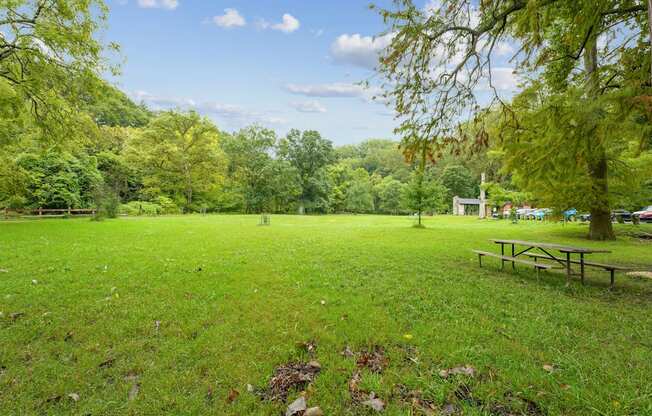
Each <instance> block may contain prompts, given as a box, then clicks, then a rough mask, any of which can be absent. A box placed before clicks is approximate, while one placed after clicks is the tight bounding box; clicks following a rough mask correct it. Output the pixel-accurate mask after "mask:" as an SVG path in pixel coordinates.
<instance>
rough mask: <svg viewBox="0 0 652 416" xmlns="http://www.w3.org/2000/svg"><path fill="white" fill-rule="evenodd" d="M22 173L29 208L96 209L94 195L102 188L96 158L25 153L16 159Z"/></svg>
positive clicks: (47, 152)
mask: <svg viewBox="0 0 652 416" xmlns="http://www.w3.org/2000/svg"><path fill="white" fill-rule="evenodd" d="M15 164H16V166H17V167H18V169H19V172H20V173H18V174H19V175H20V177H21V179H19V180H24V181H25V182H24V186H25V188H24V189H23V190H22V191H23V192H25V195H15V194H14V195H8V196H9V197H17V196H24V197H26V199H27V202H26V204H25V205H27V206H28V207H32V208H37V207H43V208H69V207H70V208H89V207H93V205H94V204H93V191H94V190H95V189H96V188H97V187H98V186H100V185H101V184H102V175H101V174H100V172H99V171H98V169H97V162H96V160H95V158H93V157H88V156H84V155H82V156H81V157H79V158H78V157H76V156H73V155H72V154H70V153H67V152H63V153H61V152H58V151H56V150H48V151H45V152H43V153H23V154H20V155H18V156H17V157H16V160H15Z"/></svg>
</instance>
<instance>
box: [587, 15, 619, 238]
mask: <svg viewBox="0 0 652 416" xmlns="http://www.w3.org/2000/svg"><path fill="white" fill-rule="evenodd" d="M598 32H599V30H598V28H597V27H596V28H594V29H593V32H592V34H591V35H590V36H589V38H588V41H587V43H586V49H585V50H584V70H585V71H586V84H585V88H586V97H587V100H589V101H594V100H595V99H596V98H598V96H599V89H600V79H599V74H598V36H597V33H598ZM587 105H591V103H587ZM594 131H595V132H596V133H595V134H601V133H599V130H598V129H595V130H594ZM600 142H601V141H600V140H597V138H595V139H594V140H592V148H591V151H590V153H589V160H588V162H587V163H588V169H589V176H590V178H591V188H592V189H591V190H592V192H593V201H592V202H591V209H590V211H591V225H590V227H589V239H591V240H614V239H615V238H616V237H615V235H614V230H613V226H612V224H611V210H610V208H609V184H608V181H607V179H608V171H609V168H608V165H607V155H606V152H605V149H604V146H603V145H602V144H601V143H600Z"/></svg>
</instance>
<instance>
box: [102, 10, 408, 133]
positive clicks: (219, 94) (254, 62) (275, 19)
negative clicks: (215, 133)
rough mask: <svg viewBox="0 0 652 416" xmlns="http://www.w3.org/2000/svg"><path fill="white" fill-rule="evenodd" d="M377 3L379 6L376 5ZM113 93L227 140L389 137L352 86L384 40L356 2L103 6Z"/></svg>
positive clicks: (381, 117) (382, 113) (388, 127)
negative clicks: (249, 131) (271, 135)
mask: <svg viewBox="0 0 652 416" xmlns="http://www.w3.org/2000/svg"><path fill="white" fill-rule="evenodd" d="M380 3H381V4H382V2H380ZM108 4H109V7H110V9H111V12H110V18H109V28H108V30H107V32H106V33H105V35H104V36H105V37H106V40H109V41H115V42H117V43H119V44H120V45H121V48H122V56H123V57H124V59H125V62H124V63H123V65H122V74H121V76H120V77H118V78H117V79H115V82H116V83H117V85H118V86H119V87H120V88H121V89H123V90H124V91H125V92H127V93H128V94H130V96H131V97H132V98H134V99H136V100H137V101H140V100H143V101H145V102H146V103H148V104H149V105H150V106H152V107H153V108H170V107H181V108H195V109H197V110H198V111H199V112H201V113H202V114H205V115H208V116H209V117H211V118H212V119H214V120H215V122H216V123H217V125H218V126H219V127H220V128H222V129H224V130H227V131H231V130H235V129H238V128H240V127H243V126H244V125H247V124H251V123H260V124H263V125H265V126H268V127H271V128H274V129H275V130H276V131H277V132H278V133H279V134H281V135H282V134H285V133H286V132H287V130H289V129H290V128H299V129H316V130H318V131H320V132H321V133H322V135H323V136H325V137H327V138H329V139H330V140H332V141H333V142H335V143H336V144H345V143H356V142H360V141H362V140H364V139H367V138H372V137H383V138H393V137H394V136H393V134H392V130H393V128H394V126H395V123H396V122H395V121H394V120H393V117H392V116H391V111H390V109H388V108H386V107H385V106H384V105H382V104H379V103H375V102H372V101H371V100H370V96H371V95H372V92H370V91H364V90H363V89H362V88H361V87H359V86H358V85H356V83H357V82H359V81H362V80H365V79H367V78H369V77H370V76H372V75H373V72H372V70H371V68H372V67H373V65H374V56H375V55H374V54H375V50H377V49H378V48H379V47H381V46H382V45H383V42H384V39H373V38H372V36H374V35H377V34H379V33H380V32H382V31H383V29H384V27H383V25H382V21H381V19H380V17H379V16H378V15H377V14H376V13H375V12H373V11H371V10H369V8H368V5H369V2H368V1H366V0H360V1H357V0H348V1H347V0H328V1H308V0H275V1H269V0H246V1H245V0H228V1H227V0H210V1H209V0H176V1H175V0H108Z"/></svg>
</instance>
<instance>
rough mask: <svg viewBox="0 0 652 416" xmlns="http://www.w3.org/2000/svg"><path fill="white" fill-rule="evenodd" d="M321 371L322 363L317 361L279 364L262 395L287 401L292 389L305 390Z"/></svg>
mask: <svg viewBox="0 0 652 416" xmlns="http://www.w3.org/2000/svg"><path fill="white" fill-rule="evenodd" d="M319 371H321V365H320V364H319V363H318V362H317V361H310V362H308V363H290V364H285V365H282V366H279V367H277V368H276V369H275V370H274V375H273V376H272V378H271V379H270V380H269V383H268V384H267V388H266V389H265V390H264V391H263V392H261V396H262V397H263V398H264V399H266V400H281V401H285V400H287V396H288V393H289V392H290V391H291V390H303V389H305V388H306V386H308V384H310V383H312V382H313V380H314V379H315V376H316V375H317V374H318V373H319Z"/></svg>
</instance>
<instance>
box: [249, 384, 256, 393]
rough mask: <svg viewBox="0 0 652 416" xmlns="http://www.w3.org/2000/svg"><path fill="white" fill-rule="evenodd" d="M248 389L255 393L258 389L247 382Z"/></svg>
mask: <svg viewBox="0 0 652 416" xmlns="http://www.w3.org/2000/svg"><path fill="white" fill-rule="evenodd" d="M247 391H248V392H249V393H253V392H254V391H256V389H255V388H254V386H252V385H251V384H247Z"/></svg>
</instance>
